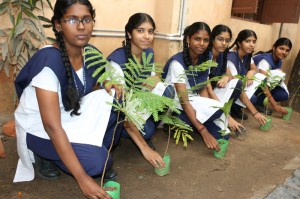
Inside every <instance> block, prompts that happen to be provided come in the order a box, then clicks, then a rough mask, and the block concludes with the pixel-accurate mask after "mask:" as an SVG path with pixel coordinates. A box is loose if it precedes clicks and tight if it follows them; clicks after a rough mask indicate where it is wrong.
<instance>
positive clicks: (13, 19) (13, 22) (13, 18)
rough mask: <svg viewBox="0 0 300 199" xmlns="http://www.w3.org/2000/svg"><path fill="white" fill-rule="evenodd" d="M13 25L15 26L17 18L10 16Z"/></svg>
mask: <svg viewBox="0 0 300 199" xmlns="http://www.w3.org/2000/svg"><path fill="white" fill-rule="evenodd" d="M8 16H9V19H10V21H11V23H12V24H13V25H14V26H15V17H14V16H13V15H12V14H10V13H9V14H8Z"/></svg>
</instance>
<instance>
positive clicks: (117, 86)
mask: <svg viewBox="0 0 300 199" xmlns="http://www.w3.org/2000/svg"><path fill="white" fill-rule="evenodd" d="M103 87H104V89H105V90H106V92H107V93H108V94H110V95H111V94H112V93H111V89H112V88H114V89H115V91H116V98H117V100H119V99H120V97H121V96H122V92H123V87H122V85H121V84H109V80H104V81H103Z"/></svg>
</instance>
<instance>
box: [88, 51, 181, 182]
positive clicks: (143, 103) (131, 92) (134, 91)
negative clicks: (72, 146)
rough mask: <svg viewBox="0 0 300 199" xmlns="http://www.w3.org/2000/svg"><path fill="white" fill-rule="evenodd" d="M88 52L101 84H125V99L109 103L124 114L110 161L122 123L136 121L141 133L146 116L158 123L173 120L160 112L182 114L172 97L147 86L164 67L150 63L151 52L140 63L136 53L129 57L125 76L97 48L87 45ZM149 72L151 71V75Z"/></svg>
mask: <svg viewBox="0 0 300 199" xmlns="http://www.w3.org/2000/svg"><path fill="white" fill-rule="evenodd" d="M85 55H87V56H88V58H87V59H86V61H88V62H89V64H88V65H87V67H88V68H89V67H97V69H96V70H95V72H94V74H93V77H95V78H97V81H98V82H99V83H101V82H103V81H104V80H106V79H109V80H110V81H108V82H107V83H106V85H111V84H116V85H122V87H123V93H122V102H119V101H118V100H115V103H109V104H110V105H111V106H112V107H113V109H114V110H115V111H118V112H119V115H120V114H121V113H122V114H123V115H124V117H123V118H122V119H121V120H120V118H118V122H117V124H116V126H115V129H114V133H113V140H112V143H111V147H110V149H109V150H108V156H107V160H108V157H109V154H110V150H111V148H112V145H113V143H114V134H115V132H116V129H117V126H118V125H119V124H120V123H122V122H124V121H129V122H131V123H133V125H134V126H136V127H137V128H138V130H139V131H140V132H141V133H142V134H144V132H143V126H144V124H145V122H146V119H145V118H144V117H143V115H149V116H150V115H151V116H152V117H153V119H154V121H155V122H158V121H159V120H161V119H162V118H163V120H164V121H168V117H170V119H169V120H173V118H172V117H171V116H168V115H163V116H161V114H163V113H165V111H166V110H168V109H170V110H171V111H172V112H175V113H180V111H179V110H178V109H177V108H176V102H175V101H174V100H173V99H170V98H167V97H164V96H159V95H156V94H154V93H152V92H150V90H149V88H148V87H147V85H150V86H152V87H154V83H155V82H153V80H152V79H151V78H149V77H150V74H151V72H155V73H158V72H161V69H159V68H157V67H155V64H154V65H153V64H152V63H151V59H152V57H153V54H152V53H150V54H149V55H148V56H146V53H142V63H140V62H139V61H138V60H137V58H136V57H135V56H133V59H129V62H128V63H126V64H125V67H126V70H123V72H124V76H122V75H120V74H118V73H117V72H116V71H115V69H114V68H113V67H112V66H111V64H110V62H108V61H107V60H106V58H105V57H104V56H103V55H102V53H101V52H99V51H97V50H95V49H94V48H92V47H86V51H85ZM149 72H150V73H149ZM146 74H149V76H147V75H146ZM122 82H123V84H122ZM124 82H125V83H124ZM106 164H107V161H106V163H105V167H104V169H103V174H102V179H101V186H103V177H104V173H105V170H106Z"/></svg>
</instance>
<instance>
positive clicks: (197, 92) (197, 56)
mask: <svg viewBox="0 0 300 199" xmlns="http://www.w3.org/2000/svg"><path fill="white" fill-rule="evenodd" d="M183 35H184V38H183V51H182V52H179V53H177V54H175V55H174V56H172V57H171V58H170V59H169V60H168V62H167V64H166V66H165V68H164V73H163V77H165V82H167V83H169V84H172V85H173V86H174V87H175V90H176V96H175V99H176V100H177V101H178V104H179V105H178V108H179V109H181V110H182V112H181V114H179V115H178V117H179V118H180V119H182V120H184V121H185V122H187V123H188V124H190V125H191V126H193V128H194V130H195V131H196V132H198V133H199V134H200V135H201V136H202V138H203V140H204V142H205V145H206V146H207V147H208V148H210V149H216V150H219V144H218V142H217V139H219V138H221V135H220V133H219V130H220V129H227V124H224V123H222V122H220V119H221V120H223V121H226V118H225V116H224V114H223V112H222V111H221V110H220V109H219V108H216V107H222V106H223V103H221V102H219V101H217V100H215V99H210V97H211V98H213V97H212V96H211V94H212V92H211V91H210V89H209V87H208V86H207V85H206V84H202V83H204V82H206V81H207V80H208V75H209V69H207V70H205V71H197V70H192V71H189V68H191V67H192V68H194V66H196V65H200V64H201V63H203V62H205V61H207V60H211V59H212V55H211V52H210V47H211V38H212V37H211V30H210V28H209V26H208V25H207V24H206V23H204V22H195V23H193V24H192V25H190V26H188V27H186V28H185V30H184V34H183ZM199 85H202V86H199ZM195 86H196V87H195ZM193 87H195V88H197V89H192V88H193ZM191 89H192V91H191ZM232 95H233V96H234V97H233V98H236V97H238V96H239V95H240V91H239V90H234V91H233V93H232ZM225 138H226V139H228V138H229V137H228V136H226V137H225Z"/></svg>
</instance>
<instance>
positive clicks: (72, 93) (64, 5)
mask: <svg viewBox="0 0 300 199" xmlns="http://www.w3.org/2000/svg"><path fill="white" fill-rule="evenodd" d="M76 3H79V4H82V5H85V6H87V7H88V9H89V11H90V14H91V16H92V18H93V19H94V18H95V10H94V9H93V6H92V4H91V3H90V2H89V1H88V0H57V1H56V3H55V6H54V14H53V17H52V19H51V23H52V30H53V32H54V34H55V38H56V42H57V44H58V46H59V50H60V53H61V56H62V59H63V63H64V66H65V68H66V72H67V78H68V87H67V93H66V96H65V103H64V105H65V110H66V111H70V110H72V111H71V115H73V114H75V115H80V113H78V110H79V109H80V101H81V97H82V96H80V94H79V93H78V91H77V89H76V88H74V85H73V81H74V77H73V74H72V65H71V62H70V59H69V56H68V53H67V50H66V47H65V44H64V38H63V33H62V32H61V31H57V30H56V28H55V23H56V22H57V21H60V20H61V19H62V18H63V16H64V14H65V13H66V12H67V10H68V9H69V8H70V7H71V6H72V5H73V4H76Z"/></svg>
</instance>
